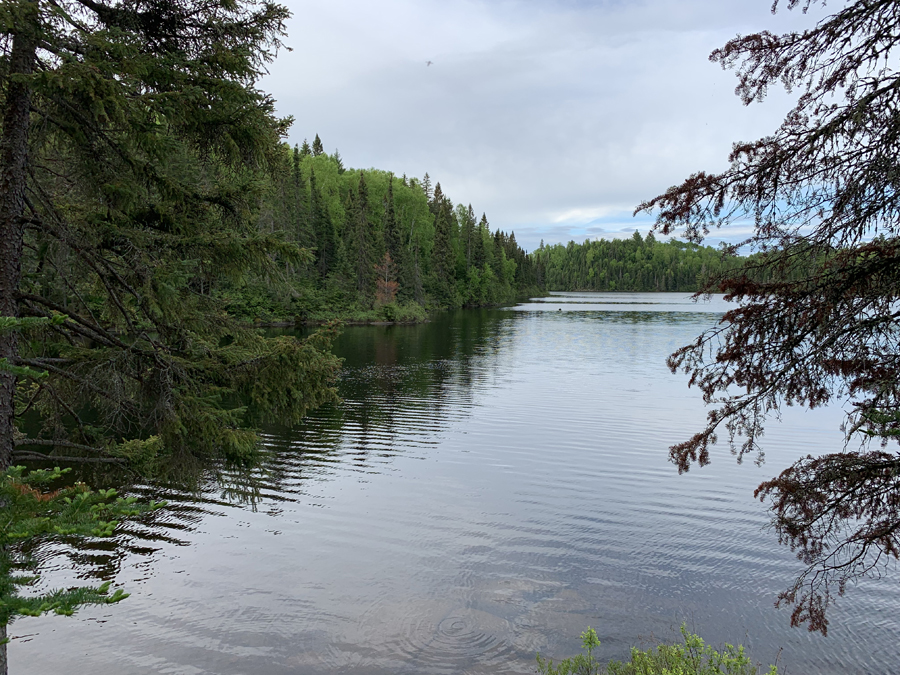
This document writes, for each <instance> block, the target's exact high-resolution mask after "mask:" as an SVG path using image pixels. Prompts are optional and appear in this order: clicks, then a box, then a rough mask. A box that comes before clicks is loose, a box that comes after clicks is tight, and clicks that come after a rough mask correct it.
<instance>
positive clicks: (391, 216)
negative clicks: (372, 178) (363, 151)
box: [383, 174, 404, 267]
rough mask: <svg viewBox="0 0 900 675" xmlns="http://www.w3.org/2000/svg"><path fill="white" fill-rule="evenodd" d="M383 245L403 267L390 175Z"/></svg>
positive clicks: (401, 237) (402, 248)
mask: <svg viewBox="0 0 900 675" xmlns="http://www.w3.org/2000/svg"><path fill="white" fill-rule="evenodd" d="M383 230H384V245H385V248H386V249H387V252H388V253H390V255H391V259H392V260H393V261H394V263H395V264H396V265H398V266H400V267H402V266H403V261H402V258H403V250H404V247H403V232H402V230H401V225H400V221H399V220H398V219H397V212H396V209H395V208H394V175H393V174H391V175H390V177H389V179H388V193H387V198H386V199H385V206H384V225H383Z"/></svg>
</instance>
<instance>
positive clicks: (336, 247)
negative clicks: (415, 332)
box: [209, 135, 541, 322]
mask: <svg viewBox="0 0 900 675" xmlns="http://www.w3.org/2000/svg"><path fill="white" fill-rule="evenodd" d="M270 176H271V178H270V180H271V182H270V184H269V186H268V190H267V192H266V196H265V198H264V199H263V201H262V205H261V208H260V213H259V218H258V224H259V229H260V231H261V232H262V233H265V234H277V235H279V236H283V237H284V238H285V239H286V240H287V241H288V242H289V243H292V244H295V245H297V246H298V247H300V248H301V249H302V250H303V251H304V253H305V255H304V256H303V257H302V259H301V260H299V261H296V262H290V263H287V262H286V263H285V264H284V265H283V267H282V269H281V273H280V274H279V275H278V276H277V278H276V279H274V280H273V279H272V277H271V275H256V276H252V275H251V276H249V277H245V278H243V279H241V280H240V281H239V283H225V284H219V285H217V286H216V287H214V288H212V289H210V291H209V292H211V293H213V294H214V295H216V296H217V297H219V298H220V299H221V300H222V301H223V302H224V306H225V307H226V308H227V310H228V311H229V313H230V314H232V315H233V316H235V317H237V318H241V319H245V320H250V321H263V322H272V321H285V320H289V321H296V322H307V321H309V322H318V321H324V320H329V319H335V318H340V319H348V320H351V321H354V320H355V321H372V320H374V321H421V320H424V318H425V316H426V311H427V310H434V309H449V308H458V307H482V306H489V305H498V304H503V303H509V302H513V301H515V300H516V299H517V298H520V297H523V296H527V295H533V294H539V293H540V292H541V289H540V280H539V279H540V274H539V272H538V270H537V269H536V265H535V260H534V259H532V258H530V257H529V256H527V255H526V253H525V251H524V250H522V248H521V247H519V245H518V244H517V243H516V237H515V234H514V233H510V234H506V233H505V232H502V231H499V230H498V231H495V232H492V231H491V229H490V225H489V223H488V220H487V217H486V215H485V214H482V215H481V217H480V218H478V217H476V213H475V211H474V209H473V208H472V205H471V204H469V205H468V206H466V205H464V204H462V203H459V204H456V205H454V203H453V202H452V201H451V199H450V197H449V196H448V195H447V194H445V193H444V192H443V190H442V189H441V184H440V183H439V182H438V183H434V184H432V181H431V178H430V176H429V175H428V174H427V173H426V174H425V176H424V177H423V178H422V179H421V180H420V179H417V178H407V177H406V175H405V174H404V175H402V176H401V177H399V178H398V177H396V176H394V175H393V174H392V173H390V172H388V171H384V170H379V169H368V170H365V171H359V170H350V169H345V167H344V165H343V160H342V159H341V156H340V153H339V152H338V151H337V150H335V151H334V152H333V153H331V154H328V153H326V152H325V150H324V147H323V144H322V141H321V139H320V138H319V136H318V135H316V136H315V139H314V140H313V142H312V144H311V145H310V144H309V143H308V142H306V141H304V142H303V145H302V146H295V147H294V148H293V149H291V148H290V147H289V146H288V145H287V144H284V145H282V146H281V148H280V152H279V154H278V156H277V163H276V164H275V166H274V167H273V170H272V172H271V174H270Z"/></svg>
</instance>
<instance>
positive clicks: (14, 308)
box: [0, 0, 38, 675]
mask: <svg viewBox="0 0 900 675" xmlns="http://www.w3.org/2000/svg"><path fill="white" fill-rule="evenodd" d="M22 6H23V8H24V9H25V12H26V13H27V15H30V17H33V19H34V22H36V20H37V10H38V3H37V2H36V1H35V0H31V1H26V2H24V3H22ZM34 22H31V21H23V22H22V24H23V26H22V27H20V28H19V29H18V32H17V33H16V34H15V35H14V36H13V45H12V53H11V54H10V59H9V76H8V78H9V79H8V82H9V84H8V85H7V93H6V100H5V101H4V102H3V107H4V110H3V135H2V136H0V316H9V317H14V318H15V317H18V315H19V308H18V302H17V299H16V293H17V292H18V290H19V281H20V279H21V277H22V235H23V232H24V222H23V218H22V216H23V214H24V212H25V180H26V175H27V163H28V126H29V122H30V117H31V85H30V83H28V82H20V81H17V78H16V75H24V76H26V77H27V76H28V75H31V73H32V70H33V68H34V58H35V43H36V36H35V31H34V30H33V26H34ZM17 357H18V340H17V338H16V331H5V332H0V359H7V360H8V361H10V362H14V361H15V359H16V358H17ZM15 391H16V377H15V375H13V374H12V373H10V372H8V371H4V370H0V471H4V470H6V469H7V468H8V467H9V465H10V463H11V462H12V451H13V415H14V412H15V410H14V395H15ZM5 663H6V660H5V657H4V659H3V661H2V662H0V664H3V665H5ZM5 672H6V669H5V668H3V669H2V670H0V675H2V674H4V673H5Z"/></svg>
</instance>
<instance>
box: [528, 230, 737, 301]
mask: <svg viewBox="0 0 900 675" xmlns="http://www.w3.org/2000/svg"><path fill="white" fill-rule="evenodd" d="M531 258H532V259H533V265H534V268H535V269H537V270H538V271H539V274H540V280H541V282H542V283H543V284H544V285H545V286H546V288H547V289H548V290H551V291H644V292H653V291H658V292H663V291H669V292H672V291H678V292H696V291H698V290H699V289H700V288H701V287H702V286H703V283H704V281H705V280H706V279H708V278H710V277H715V276H716V275H717V274H719V273H721V272H724V271H725V270H731V269H736V268H737V267H739V266H740V265H742V264H743V263H745V262H747V258H742V257H739V256H736V255H733V254H729V253H726V252H723V251H722V250H719V249H716V248H713V247H712V246H702V245H700V244H694V243H690V242H683V241H678V240H675V239H673V240H671V241H668V242H663V241H658V240H657V239H656V237H654V235H653V232H649V233H648V234H647V236H646V237H641V235H640V234H639V233H638V232H637V231H635V233H634V235H633V236H632V237H630V238H629V239H613V240H611V241H607V240H605V239H600V240H599V241H586V242H584V243H583V244H576V243H575V242H574V241H570V242H569V243H568V244H567V245H565V246H564V245H562V244H555V245H551V246H546V245H544V243H543V242H541V246H540V248H538V249H537V250H536V251H533V252H532V253H531Z"/></svg>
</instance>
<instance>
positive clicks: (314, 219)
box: [309, 171, 337, 279]
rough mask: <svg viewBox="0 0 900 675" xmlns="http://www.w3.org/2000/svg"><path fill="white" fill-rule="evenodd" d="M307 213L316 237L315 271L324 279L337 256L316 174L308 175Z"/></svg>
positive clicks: (333, 233) (329, 217)
mask: <svg viewBox="0 0 900 675" xmlns="http://www.w3.org/2000/svg"><path fill="white" fill-rule="evenodd" d="M309 204H310V206H309V212H310V220H311V224H312V230H313V232H315V235H316V269H317V270H318V272H319V277H320V278H321V279H324V278H325V277H326V276H327V275H328V272H329V271H330V270H331V269H332V268H333V267H334V264H335V259H336V256H337V246H336V244H335V232H334V224H333V222H332V220H331V216H330V215H329V214H328V209H327V207H326V206H325V202H324V200H323V199H322V192H321V191H320V190H319V186H318V185H317V184H316V173H315V171H310V173H309Z"/></svg>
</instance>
